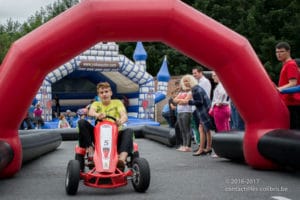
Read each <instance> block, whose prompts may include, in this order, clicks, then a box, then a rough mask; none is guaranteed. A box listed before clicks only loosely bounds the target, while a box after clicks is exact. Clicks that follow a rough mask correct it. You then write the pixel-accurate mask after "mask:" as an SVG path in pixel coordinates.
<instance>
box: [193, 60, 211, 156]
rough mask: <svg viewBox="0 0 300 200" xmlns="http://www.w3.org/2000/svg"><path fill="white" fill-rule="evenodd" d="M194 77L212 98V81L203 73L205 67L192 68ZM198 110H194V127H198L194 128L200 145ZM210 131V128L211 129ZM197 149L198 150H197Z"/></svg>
mask: <svg viewBox="0 0 300 200" xmlns="http://www.w3.org/2000/svg"><path fill="white" fill-rule="evenodd" d="M192 74H193V77H194V78H195V79H196V81H197V83H198V85H199V86H200V87H202V88H203V89H204V91H205V92H206V94H207V96H208V98H209V99H211V97H212V96H211V89H212V86H211V83H210V81H209V80H208V78H206V77H205V76H204V74H203V68H202V67H201V66H196V67H194V68H193V69H192ZM197 117H198V115H197V112H196V111H194V112H193V123H192V125H193V127H196V129H193V133H194V137H195V139H196V143H197V144H199V145H200V133H199V129H200V127H199V121H200V119H198V118H197ZM211 121H212V122H211V124H213V118H211ZM211 129H213V126H211ZM209 131H210V130H209ZM209 134H210V133H209ZM196 151H197V150H196Z"/></svg>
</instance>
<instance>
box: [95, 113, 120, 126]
mask: <svg viewBox="0 0 300 200" xmlns="http://www.w3.org/2000/svg"><path fill="white" fill-rule="evenodd" d="M105 118H106V119H112V120H114V122H116V121H117V119H116V118H114V117H113V116H110V115H106V116H105V117H104V118H103V119H105ZM103 119H96V120H95V125H96V124H97V123H98V122H101V121H102V120H103Z"/></svg>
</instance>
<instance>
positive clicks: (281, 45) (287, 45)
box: [275, 42, 291, 51]
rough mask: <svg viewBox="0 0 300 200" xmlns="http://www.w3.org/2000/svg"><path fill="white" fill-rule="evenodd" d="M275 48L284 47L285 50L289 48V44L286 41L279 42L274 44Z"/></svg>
mask: <svg viewBox="0 0 300 200" xmlns="http://www.w3.org/2000/svg"><path fill="white" fill-rule="evenodd" d="M275 48H276V49H285V50H287V51H290V50H291V46H290V44H289V43H287V42H279V43H278V44H276V46H275Z"/></svg>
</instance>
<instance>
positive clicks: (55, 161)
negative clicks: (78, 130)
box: [0, 139, 300, 200]
mask: <svg viewBox="0 0 300 200" xmlns="http://www.w3.org/2000/svg"><path fill="white" fill-rule="evenodd" d="M137 143H138V144H139V149H140V150H139V151H140V157H144V158H146V159H147V160H148V162H149V164H150V168H151V183H150V187H149V189H148V190H147V192H146V193H142V194H140V193H136V192H135V191H134V189H133V187H132V185H131V182H129V184H128V185H127V186H125V187H121V188H117V189H96V188H89V187H87V186H85V185H83V184H82V182H81V183H80V185H79V189H78V193H77V195H76V196H68V195H67V194H66V193H65V187H64V180H65V173H66V167H67V163H68V161H69V160H70V159H72V158H73V157H74V152H73V151H74V146H75V144H76V142H75V141H65V142H62V144H61V145H60V147H59V148H58V149H57V150H55V151H53V152H51V153H48V154H46V155H44V156H42V157H40V158H38V159H36V160H34V161H32V162H30V163H28V164H26V165H24V166H23V167H22V169H21V171H20V172H19V173H17V174H16V175H15V176H14V177H13V178H10V179H4V180H0V199H3V200H19V199H20V200H21V199H22V200H35V199H38V200H48V199H49V200H64V199H85V200H90V199H91V200H92V199H97V200H99V199H101V200H120V199H122V200H167V199H171V200H175V199H178V200H198V199H199V200H227V199H228V200H234V199H237V200H244V199H245V200H250V199H251V200H267V199H271V200H272V199H278V200H289V199H292V200H298V199H299V196H300V187H299V185H300V173H299V172H282V171H259V170H254V169H252V168H250V167H249V166H247V165H245V164H238V163H233V162H230V161H228V160H225V159H222V158H213V157H211V156H202V157H193V156H192V153H190V152H188V153H186V152H185V153H183V152H178V151H176V150H175V149H174V148H169V147H167V146H164V145H162V144H159V143H157V142H154V141H150V140H147V139H137Z"/></svg>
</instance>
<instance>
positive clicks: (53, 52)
mask: <svg viewBox="0 0 300 200" xmlns="http://www.w3.org/2000/svg"><path fill="white" fill-rule="evenodd" d="M138 40H139V41H160V42H163V43H164V44H166V45H168V46H170V47H172V48H175V49H177V50H179V51H180V52H182V53H183V54H185V55H187V56H189V57H190V58H192V59H194V60H195V61H197V62H198V63H201V64H203V65H205V66H207V67H209V68H210V69H212V70H215V71H216V73H217V74H218V76H219V77H220V79H221V81H222V82H223V84H224V86H225V88H226V90H227V91H228V93H229V95H230V97H231V98H232V100H233V101H234V103H235V104H236V106H237V108H238V109H239V110H240V113H241V115H242V116H243V118H244V120H245V122H246V132H245V139H244V154H245V159H246V162H247V163H248V164H249V165H250V166H252V167H254V168H261V169H270V168H274V167H275V166H274V164H273V163H271V162H270V161H268V160H266V159H265V158H263V157H262V156H261V155H260V154H259V152H258V150H257V142H258V140H259V138H260V137H261V136H262V135H264V134H265V133H266V132H267V131H270V130H273V129H277V128H289V126H288V124H289V120H288V111H287V109H286V107H285V105H284V104H283V103H282V101H281V100H280V98H279V95H278V93H277V91H276V88H275V87H274V85H273V83H272V82H271V81H270V79H269V77H268V75H267V73H266V71H265V70H264V68H263V66H262V64H261V63H260V61H259V59H258V57H257V56H256V54H255V52H254V51H253V49H252V47H251V45H250V44H249V42H248V40H247V39H245V38H244V37H242V36H241V35H239V34H237V33H235V32H233V31H232V30H230V29H228V28H226V27H225V26H223V25H221V24H220V23H218V22H216V21H214V20H212V19H211V18H209V17H207V16H205V15H204V14H202V13H200V12H198V11H197V10H195V9H193V8H192V7H190V6H188V5H186V4H184V3H182V2H181V1H179V0H151V1H150V0H130V1H127V0H110V1H107V0H85V1H82V2H81V3H79V4H78V5H76V6H74V7H72V8H71V9H69V10H67V11H66V12H64V13H62V14H61V15H59V16H57V17H56V18H54V19H52V20H51V21H49V22H47V23H46V24H44V25H42V26H41V27H39V28H37V29H36V30H34V31H32V32H31V33H29V34H27V35H26V36H24V37H22V38H21V39H19V40H18V41H16V42H15V43H14V44H13V45H12V47H11V48H10V50H9V52H8V54H7V55H6V57H5V59H4V61H3V63H2V66H1V68H0V70H1V71H0V85H1V94H0V102H1V103H0V110H1V113H2V115H1V116H0V141H5V142H7V143H8V144H9V145H10V146H11V147H12V149H13V151H14V158H13V160H12V161H11V162H10V164H8V165H7V166H6V167H5V168H4V169H3V170H2V171H1V172H0V176H1V177H8V176H12V175H14V174H15V173H16V172H18V171H19V169H20V168H21V161H22V148H21V145H20V139H19V137H18V126H19V124H20V122H21V121H22V118H23V116H24V115H25V113H26V111H27V108H28V107H29V105H30V103H31V100H32V99H33V98H34V96H35V94H36V92H37V90H38V89H39V87H40V85H41V83H42V81H43V79H44V77H45V76H46V75H47V74H48V73H49V72H51V71H52V70H54V69H55V68H57V67H58V66H60V65H62V64H64V63H65V62H67V61H68V60H70V59H72V58H73V57H75V56H77V55H78V54H79V53H81V52H82V51H84V50H86V49H88V48H89V47H91V46H92V45H94V44H96V43H97V42H99V41H138Z"/></svg>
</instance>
